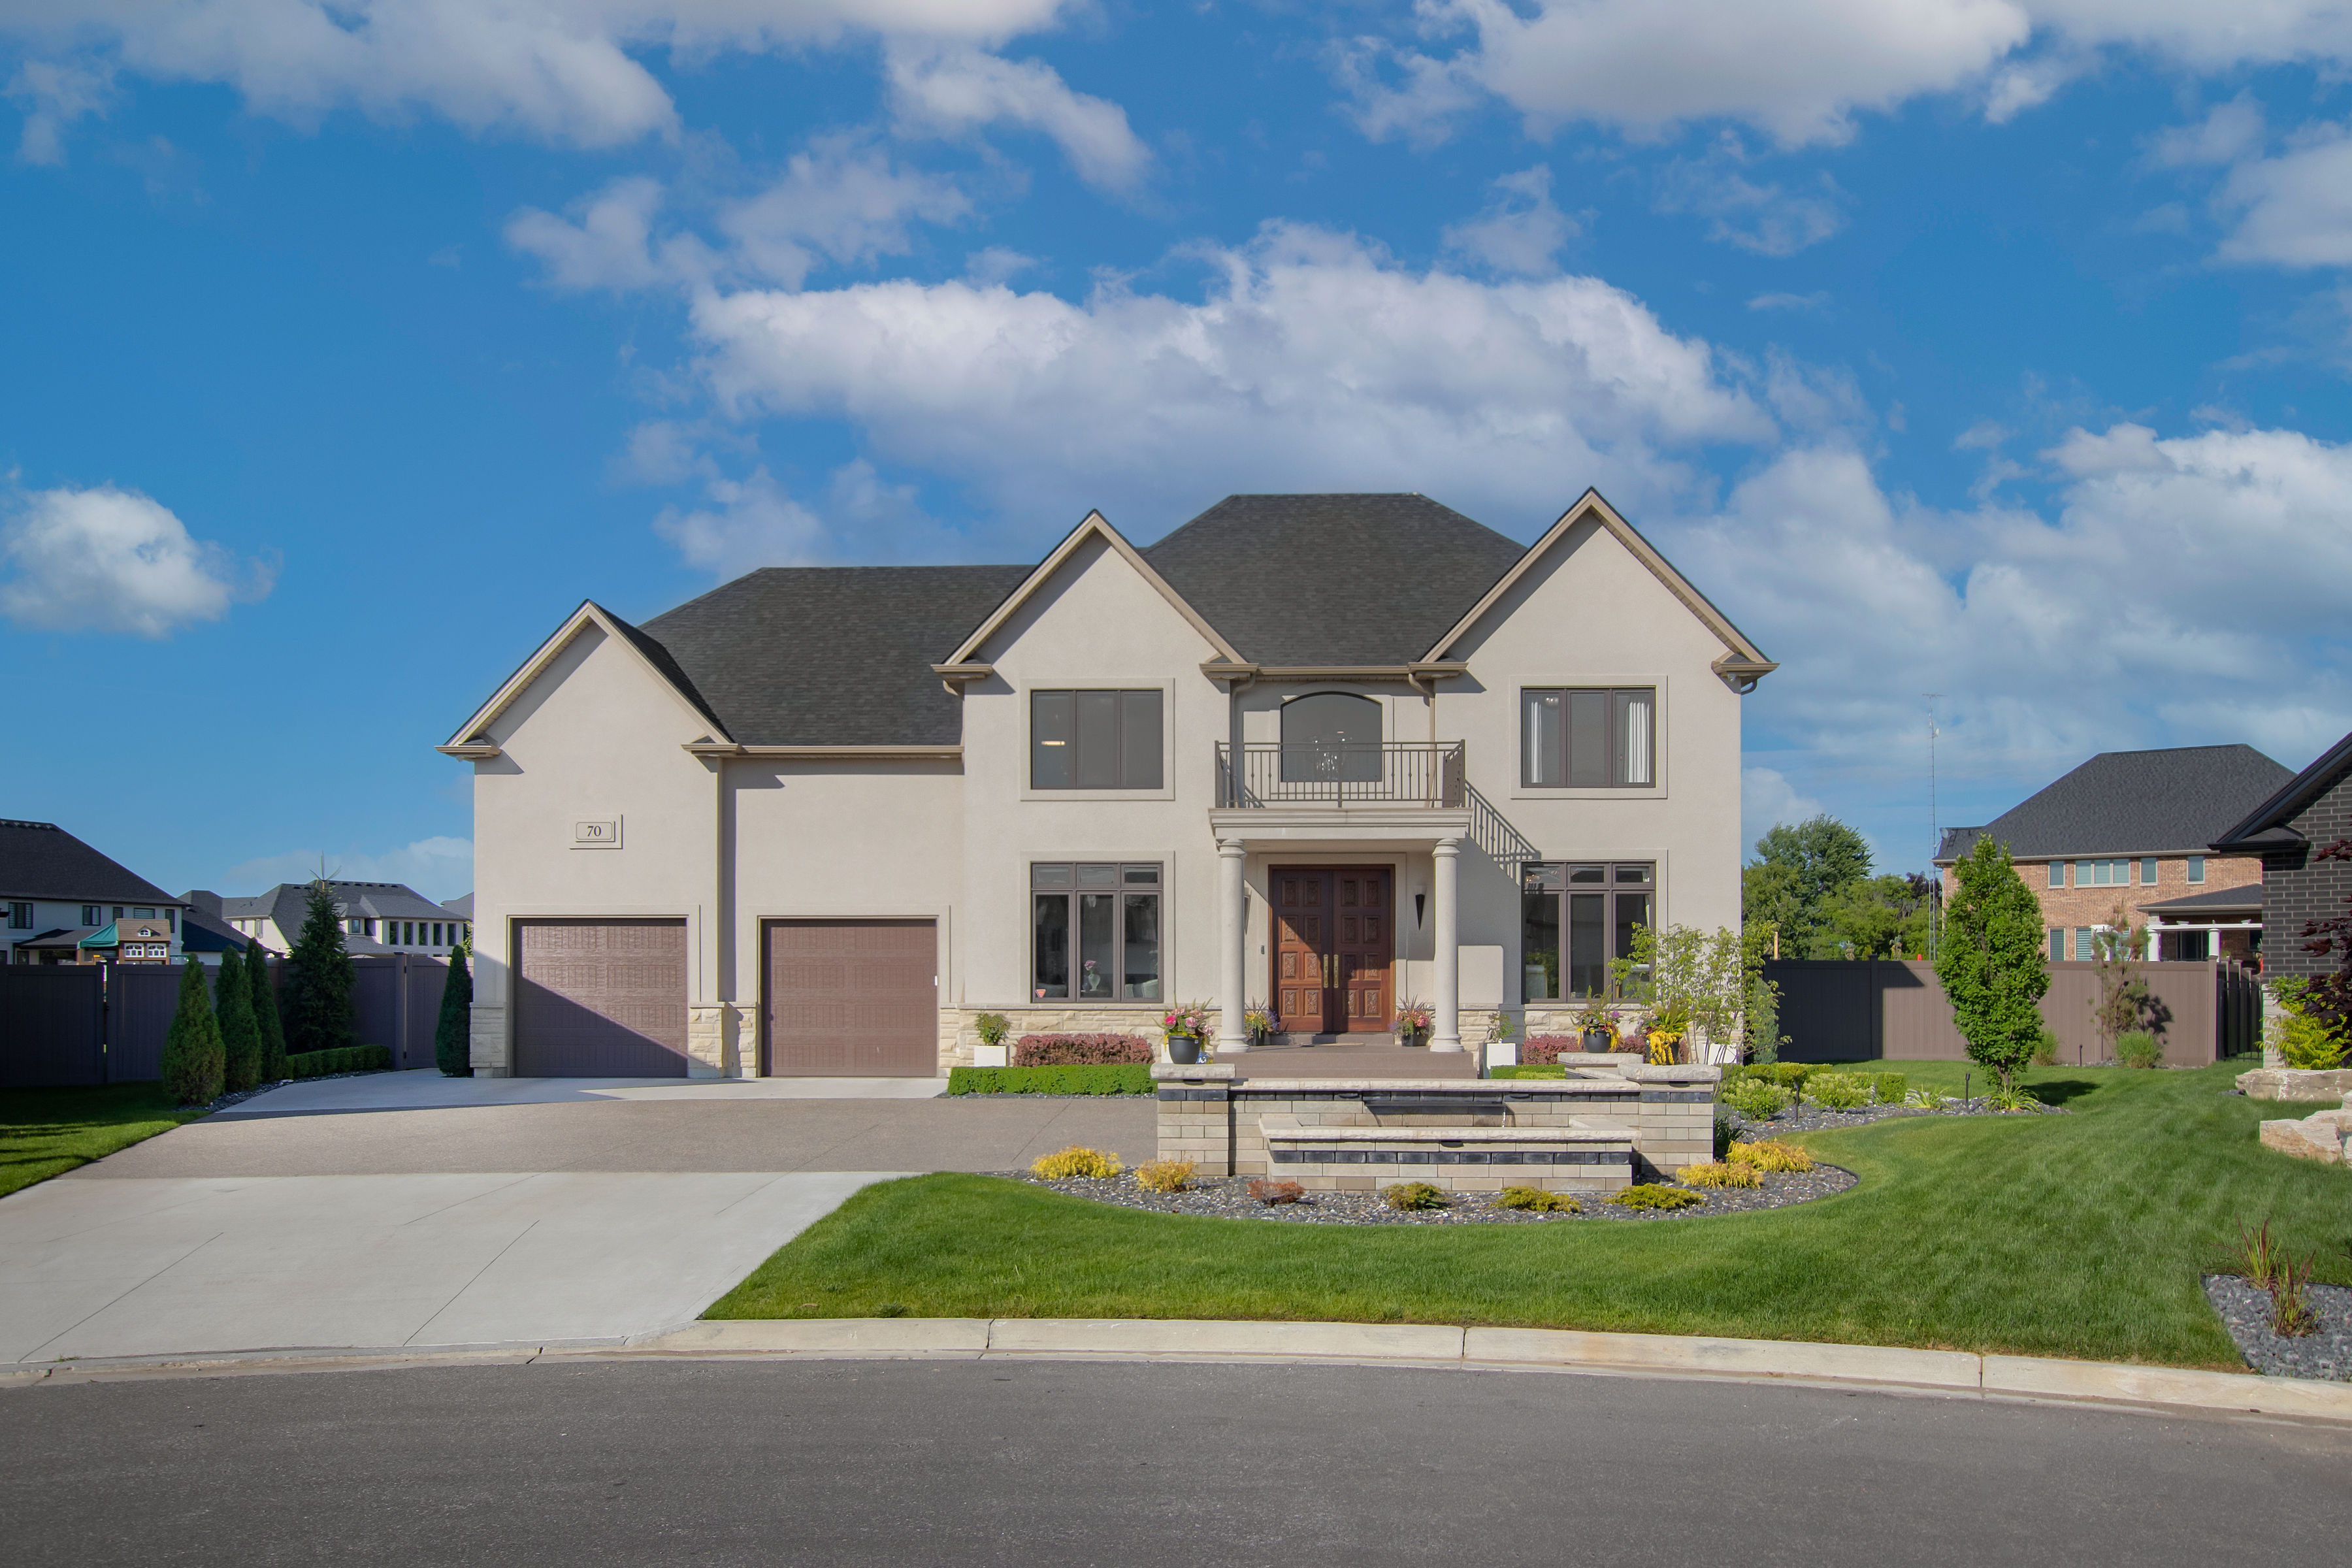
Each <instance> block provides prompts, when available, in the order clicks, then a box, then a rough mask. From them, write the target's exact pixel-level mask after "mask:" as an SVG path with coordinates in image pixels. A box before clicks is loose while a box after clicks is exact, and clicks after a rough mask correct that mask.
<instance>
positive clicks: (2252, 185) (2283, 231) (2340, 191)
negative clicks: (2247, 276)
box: [2215, 125, 2352, 267]
mask: <svg viewBox="0 0 2352 1568" xmlns="http://www.w3.org/2000/svg"><path fill="white" fill-rule="evenodd" d="M2297 142H2298V144H2297V145H2294V146H2292V147H2290V148H2288V149H2287V150H2286V151H2285V152H2284V153H2280V154H2279V155H2278V156H2277V157H2275V158H2253V159H2250V160H2248V161H2247V162H2244V163H2240V164H2239V165H2238V166H2237V167H2236V168H2234V169H2232V170H2231V171H2230V176H2229V178H2228V179H2227V180H2225V181H2224V182H2223V183H2222V185H2221V191H2220V193H2219V195H2217V196H2216V197H2215V205H2217V206H2219V207H2221V208H2222V209H2223V210H2225V211H2230V212H2233V213H2235V214H2236V215H2237V227H2236V228H2235V230H2233V231H2232V232H2231V235H2230V236H2229V237H2228V238H2226V239H2224V240H2223V241H2222V242H2221V258H2222V259H2223V260H2225V261H2245V262H2268V263H2271V264H2273V265H2275V266H2279V267H2343V266H2347V265H2352V134H2347V131H2346V129H2345V127H2343V126H2341V125H2319V126H2314V127H2310V128H2308V129H2307V130H2306V131H2305V132H2304V133H2303V134H2302V135H2301V136H2300V137H2298V138H2297Z"/></svg>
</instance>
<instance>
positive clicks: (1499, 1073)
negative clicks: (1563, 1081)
mask: <svg viewBox="0 0 2352 1568" xmlns="http://www.w3.org/2000/svg"><path fill="white" fill-rule="evenodd" d="M1486 1076H1487V1077H1488V1078H1566V1077H1567V1076H1568V1069H1567V1068H1564V1067H1561V1066H1560V1065H1559V1063H1558V1062H1551V1063H1545V1062H1521V1063H1520V1064H1519V1065H1518V1066H1517V1067H1499V1068H1487V1069H1486Z"/></svg>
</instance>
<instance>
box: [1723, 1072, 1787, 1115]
mask: <svg viewBox="0 0 2352 1568" xmlns="http://www.w3.org/2000/svg"><path fill="white" fill-rule="evenodd" d="M1716 1098H1717V1100H1721V1101H1722V1102H1723V1103H1724V1104H1726V1105H1727V1106H1729V1107H1731V1109H1732V1110H1736V1111H1738V1112H1739V1114H1740V1115H1742V1116H1746V1117H1751V1118H1754V1119H1756V1120H1758V1121H1761V1120H1763V1119H1764V1118H1765V1117H1768V1116H1778V1115H1780V1112H1782V1111H1784V1110H1788V1109H1789V1107H1790V1105H1792V1104H1794V1103H1795V1101H1796V1098H1797V1097H1796V1096H1795V1095H1794V1094H1792V1093H1791V1092H1790V1091H1789V1090H1788V1089H1782V1088H1781V1087H1780V1085H1779V1084H1776V1083H1767V1082H1765V1081H1764V1080H1763V1079H1759V1078H1743V1079H1739V1080H1738V1082H1736V1083H1727V1084H1725V1085H1724V1086H1723V1087H1722V1088H1721V1089H1717V1091H1716Z"/></svg>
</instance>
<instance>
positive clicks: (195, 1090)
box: [163, 958, 223, 1105]
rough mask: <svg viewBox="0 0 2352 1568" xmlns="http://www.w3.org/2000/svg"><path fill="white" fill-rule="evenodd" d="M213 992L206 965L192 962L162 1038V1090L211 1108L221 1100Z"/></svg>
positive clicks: (182, 977)
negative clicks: (216, 1101) (211, 1105)
mask: <svg viewBox="0 0 2352 1568" xmlns="http://www.w3.org/2000/svg"><path fill="white" fill-rule="evenodd" d="M210 992H211V987H209V986H207V985H206V984H205V966H204V965H203V964H201V963H197V962H196V961H195V960H194V959H193V958H191V959H189V960H188V962H187V965H186V967H185V968H184V969H183V970H181V972H180V1005H179V1007H178V1010H177V1011H175V1012H173V1015H172V1026H171V1028H170V1029H168V1030H166V1031H165V1032H164V1035H163V1088H164V1089H165V1090H166V1091H167V1092H169V1093H170V1095H171V1096H172V1098H173V1100H177V1101H179V1102H180V1103H181V1104H182V1105H210V1104H211V1103H212V1102H213V1101H214V1100H218V1099H219V1098H220V1092H221V1073H222V1068H223V1062H222V1054H223V1053H222V1049H221V1034H220V1022H219V1020H218V1019H216V1018H215V1017H214V1016H213V1004H212V996H211V994H210Z"/></svg>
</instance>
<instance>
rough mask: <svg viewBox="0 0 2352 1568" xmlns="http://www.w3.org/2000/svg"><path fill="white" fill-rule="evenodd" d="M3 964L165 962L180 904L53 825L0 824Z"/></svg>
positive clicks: (176, 943)
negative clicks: (3, 914)
mask: <svg viewBox="0 0 2352 1568" xmlns="http://www.w3.org/2000/svg"><path fill="white" fill-rule="evenodd" d="M0 903H5V906H6V911H7V921H6V924H5V929H0V963H112V962H116V961H118V960H119V961H121V962H126V963H170V962H172V961H173V959H175V958H177V957H178V956H179V955H180V952H181V942H180V937H181V930H180V928H181V919H182V914H183V910H184V902H183V900H179V899H176V898H174V897H173V896H172V895H171V894H170V893H167V892H165V891H164V890H163V889H161V888H159V887H157V886H156V885H155V884H154V883H152V882H151V881H149V880H147V879H146V878H144V877H142V876H140V875H138V874H137V873H136V872H133V871H131V870H129V869H127V868H124V867H123V866H121V865H120V864H119V863H117V862H115V861H113V860H110V859H109V858H107V857H105V856H104V855H101V854H100V853H99V852H98V851H97V850H95V849H93V848H91V847H89V845H87V844H85V843H83V842H82V841H81V840H80V839H79V838H76V837H74V836H73V835H72V834H70V833H68V832H67V831H66V830H65V829H63V828H61V827H59V826H58V825H57V824H56V823H54V822H18V821H13V820H0Z"/></svg>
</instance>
